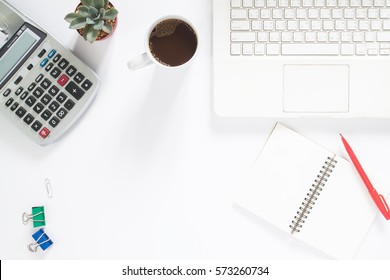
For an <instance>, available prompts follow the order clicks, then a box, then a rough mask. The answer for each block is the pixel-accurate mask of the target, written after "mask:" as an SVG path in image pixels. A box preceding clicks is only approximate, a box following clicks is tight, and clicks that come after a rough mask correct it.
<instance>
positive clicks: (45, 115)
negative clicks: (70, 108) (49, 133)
mask: <svg viewBox="0 0 390 280" xmlns="http://www.w3.org/2000/svg"><path fill="white" fill-rule="evenodd" d="M51 115H52V113H51V112H50V111H49V110H45V111H44V112H43V113H42V115H41V117H42V119H44V120H45V121H47V120H48V119H50V117H51Z"/></svg>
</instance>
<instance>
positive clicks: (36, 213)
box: [22, 206, 46, 228]
mask: <svg viewBox="0 0 390 280" xmlns="http://www.w3.org/2000/svg"><path fill="white" fill-rule="evenodd" d="M30 220H32V221H33V226H34V227H35V228H36V227H44V226H45V225H46V221H45V208H44V207H43V206H37V207H33V208H32V213H31V214H27V213H26V212H24V213H23V215H22V222H23V224H25V225H27V224H28V222H29V221H30Z"/></svg>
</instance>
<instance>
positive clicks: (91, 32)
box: [86, 28, 100, 43]
mask: <svg viewBox="0 0 390 280" xmlns="http://www.w3.org/2000/svg"><path fill="white" fill-rule="evenodd" d="M99 33H100V31H99V30H96V29H94V28H90V29H88V32H86V38H87V41H88V42H90V43H93V42H95V40H96V38H97V37H98V36H99Z"/></svg>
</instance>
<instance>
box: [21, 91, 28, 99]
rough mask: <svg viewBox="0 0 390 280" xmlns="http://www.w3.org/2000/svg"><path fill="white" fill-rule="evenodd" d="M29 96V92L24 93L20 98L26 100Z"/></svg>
mask: <svg viewBox="0 0 390 280" xmlns="http://www.w3.org/2000/svg"><path fill="white" fill-rule="evenodd" d="M27 95H28V91H25V92H23V94H22V95H21V96H20V99H22V100H25V99H26V97H27Z"/></svg>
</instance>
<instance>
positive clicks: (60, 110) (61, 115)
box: [57, 108, 68, 119]
mask: <svg viewBox="0 0 390 280" xmlns="http://www.w3.org/2000/svg"><path fill="white" fill-rule="evenodd" d="M67 114H68V111H66V110H65V109H64V108H61V109H59V110H58V112H57V116H58V117H59V118H60V119H63V118H65V116H66V115H67Z"/></svg>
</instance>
